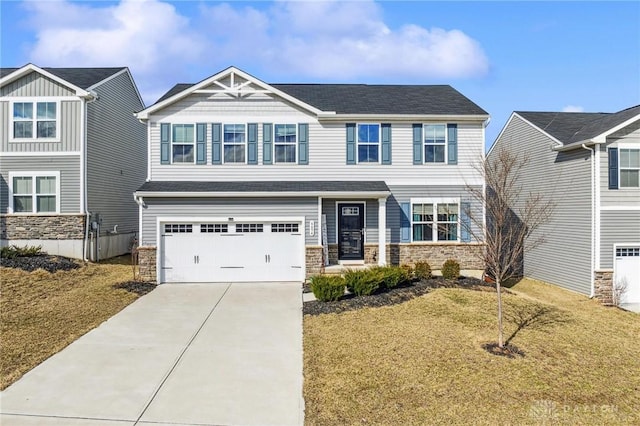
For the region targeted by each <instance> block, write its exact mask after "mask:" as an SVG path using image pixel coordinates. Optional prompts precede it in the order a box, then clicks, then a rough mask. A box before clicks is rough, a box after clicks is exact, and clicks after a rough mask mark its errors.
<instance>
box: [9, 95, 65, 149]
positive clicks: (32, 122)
mask: <svg viewBox="0 0 640 426" xmlns="http://www.w3.org/2000/svg"><path fill="white" fill-rule="evenodd" d="M12 120H13V135H12V136H13V138H12V140H15V141H21V140H39V139H56V138H57V136H58V104H57V103H56V102H14V103H13V114H12Z"/></svg>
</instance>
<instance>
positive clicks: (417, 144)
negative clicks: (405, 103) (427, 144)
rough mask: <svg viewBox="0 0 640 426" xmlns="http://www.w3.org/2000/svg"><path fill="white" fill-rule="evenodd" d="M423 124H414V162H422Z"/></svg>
mask: <svg viewBox="0 0 640 426" xmlns="http://www.w3.org/2000/svg"><path fill="white" fill-rule="evenodd" d="M422 145H423V144H422V124H414V125H413V164H422V149H423V148H422Z"/></svg>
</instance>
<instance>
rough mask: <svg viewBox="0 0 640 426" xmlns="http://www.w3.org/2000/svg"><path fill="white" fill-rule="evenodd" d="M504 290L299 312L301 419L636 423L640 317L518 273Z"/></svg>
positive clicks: (639, 405) (639, 388)
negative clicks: (507, 346) (509, 353)
mask: <svg viewBox="0 0 640 426" xmlns="http://www.w3.org/2000/svg"><path fill="white" fill-rule="evenodd" d="M509 291H510V292H511V294H506V295H504V299H503V300H504V305H505V338H509V337H511V339H510V342H511V343H512V344H514V345H516V346H517V347H518V348H519V349H520V350H522V351H523V352H524V356H523V357H517V358H514V359H509V358H506V357H501V356H496V355H491V354H489V353H488V352H486V351H485V350H484V349H482V345H483V344H485V343H488V342H495V341H496V340H497V336H496V334H497V326H496V314H495V312H496V297H495V293H490V292H478V291H471V290H463V289H438V290H435V291H433V292H431V293H429V294H427V295H425V296H422V297H420V298H417V299H414V300H412V301H410V302H406V303H403V304H401V305H396V306H390V307H384V308H367V309H362V310H360V311H352V312H346V313H342V314H330V315H320V316H305V318H304V333H305V340H304V362H305V367H304V374H305V384H304V395H305V403H306V423H307V424H309V425H327V424H385V425H391V424H393V425H396V424H398V425H399V424H403V425H414V424H415V425H421V424H492V425H493V424H514V425H516V424H517V425H520V424H593V425H600V424H639V423H640V414H639V413H640V338H639V337H640V316H639V315H637V314H633V313H629V312H624V311H621V310H618V309H616V308H606V307H603V306H601V305H599V304H598V303H597V302H595V301H593V300H589V299H587V298H586V297H584V296H581V295H577V294H574V293H571V292H568V291H564V290H561V289H559V288H557V287H554V286H550V285H547V284H543V283H539V282H533V281H530V280H523V281H521V282H520V283H518V284H517V285H515V286H514V287H512V288H511V289H510V290H509Z"/></svg>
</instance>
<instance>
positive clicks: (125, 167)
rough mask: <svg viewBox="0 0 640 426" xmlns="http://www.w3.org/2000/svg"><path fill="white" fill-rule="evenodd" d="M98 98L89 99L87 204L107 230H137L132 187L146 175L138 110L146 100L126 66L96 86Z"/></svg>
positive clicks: (142, 127) (144, 131)
mask: <svg viewBox="0 0 640 426" xmlns="http://www.w3.org/2000/svg"><path fill="white" fill-rule="evenodd" d="M93 90H94V91H95V92H96V93H97V94H98V100H97V101H95V102H92V103H90V104H89V105H88V112H87V114H88V124H87V140H88V142H87V190H88V200H87V201H88V207H89V211H90V212H92V213H100V215H101V217H102V227H101V231H102V233H103V234H104V233H105V232H106V231H110V230H112V229H113V228H114V226H115V225H118V228H117V232H118V233H127V232H137V231H138V229H139V228H138V205H137V204H136V202H135V201H134V199H133V195H132V194H133V192H134V191H135V190H136V189H138V188H139V187H140V186H141V185H142V184H143V183H144V181H145V179H146V175H147V147H146V139H147V138H146V126H145V125H144V124H142V123H140V122H139V121H138V120H137V119H136V118H135V117H134V116H133V113H134V112H137V111H139V110H141V109H142V108H143V105H142V103H141V101H140V99H139V98H138V96H137V94H136V89H135V87H134V86H133V84H132V82H131V79H130V77H129V74H127V73H126V72H124V73H121V74H119V75H118V76H116V77H114V78H112V79H110V80H107V81H106V82H104V83H102V84H100V85H99V86H96V87H94V88H93Z"/></svg>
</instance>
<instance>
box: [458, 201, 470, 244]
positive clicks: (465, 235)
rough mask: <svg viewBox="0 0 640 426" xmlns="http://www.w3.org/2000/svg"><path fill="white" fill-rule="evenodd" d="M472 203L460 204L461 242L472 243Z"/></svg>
mask: <svg viewBox="0 0 640 426" xmlns="http://www.w3.org/2000/svg"><path fill="white" fill-rule="evenodd" d="M470 213H471V203H469V202H462V203H460V241H462V242H463V243H468V242H471V216H470Z"/></svg>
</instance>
